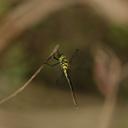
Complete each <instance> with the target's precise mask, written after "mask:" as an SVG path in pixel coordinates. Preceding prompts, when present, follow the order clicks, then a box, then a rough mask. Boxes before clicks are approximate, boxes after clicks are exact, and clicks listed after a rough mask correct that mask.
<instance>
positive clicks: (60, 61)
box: [46, 49, 78, 106]
mask: <svg viewBox="0 0 128 128" xmlns="http://www.w3.org/2000/svg"><path fill="white" fill-rule="evenodd" d="M77 52H78V49H77V50H76V51H75V52H74V54H73V55H72V57H71V58H70V60H68V58H67V57H66V56H65V55H64V54H63V53H61V52H60V51H59V49H57V50H56V52H55V53H54V54H53V56H52V58H53V59H54V60H56V61H57V62H56V63H55V64H49V63H46V64H47V65H49V66H52V67H54V66H57V65H60V67H61V70H62V71H63V74H64V76H65V78H66V80H67V83H68V85H69V88H70V92H71V96H72V99H73V103H74V105H75V106H78V103H77V100H76V99H77V98H76V94H75V90H74V87H73V84H72V81H71V77H70V62H71V61H72V59H73V58H74V56H75V54H76V53H77Z"/></svg>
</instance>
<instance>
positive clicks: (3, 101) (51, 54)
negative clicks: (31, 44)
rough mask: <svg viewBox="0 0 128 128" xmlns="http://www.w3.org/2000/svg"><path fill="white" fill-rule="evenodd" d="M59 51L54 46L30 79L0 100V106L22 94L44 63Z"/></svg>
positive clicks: (57, 46) (57, 47)
mask: <svg viewBox="0 0 128 128" xmlns="http://www.w3.org/2000/svg"><path fill="white" fill-rule="evenodd" d="M58 49H59V45H56V46H55V47H54V49H53V51H52V52H51V53H50V55H49V56H48V58H47V59H46V60H45V61H44V63H43V64H42V65H41V66H40V67H39V68H38V69H37V70H36V72H35V73H34V74H33V75H32V76H31V77H30V79H28V81H27V82H26V83H25V84H24V85H23V86H22V87H21V88H19V89H18V90H16V91H15V92H13V93H12V94H10V95H9V96H7V97H5V98H3V99H2V100H0V105H1V104H3V103H5V102H6V101H8V100H10V99H12V98H13V97H15V96H16V95H17V94H19V93H20V92H22V91H23V90H24V89H25V88H26V87H27V86H28V85H29V84H30V82H31V81H32V80H33V79H34V78H35V77H36V76H37V75H38V74H39V73H40V71H41V70H42V69H43V68H44V65H45V63H47V62H48V61H49V59H51V57H52V56H53V55H54V54H55V53H56V51H57V50H58Z"/></svg>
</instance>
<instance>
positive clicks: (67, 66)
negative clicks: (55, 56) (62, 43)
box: [59, 55, 69, 70]
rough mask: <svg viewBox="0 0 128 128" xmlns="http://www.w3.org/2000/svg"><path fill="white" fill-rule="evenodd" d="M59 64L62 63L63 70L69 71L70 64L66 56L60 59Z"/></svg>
mask: <svg viewBox="0 0 128 128" xmlns="http://www.w3.org/2000/svg"><path fill="white" fill-rule="evenodd" d="M59 62H60V65H61V67H62V68H63V70H68V68H69V62H68V59H67V58H66V56H64V55H61V56H60V57H59Z"/></svg>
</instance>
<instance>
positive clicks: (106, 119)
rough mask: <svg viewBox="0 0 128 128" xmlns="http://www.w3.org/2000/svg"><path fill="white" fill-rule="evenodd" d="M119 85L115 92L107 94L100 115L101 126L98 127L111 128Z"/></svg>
mask: <svg viewBox="0 0 128 128" xmlns="http://www.w3.org/2000/svg"><path fill="white" fill-rule="evenodd" d="M117 92H118V87H116V88H115V89H114V90H113V92H112V93H111V94H110V95H109V96H106V99H105V103H104V105H103V110H102V113H101V117H100V126H99V127H98V128H109V127H110V123H111V120H112V117H113V112H114V108H115V106H116V100H117Z"/></svg>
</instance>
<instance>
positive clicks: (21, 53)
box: [0, 5, 128, 93]
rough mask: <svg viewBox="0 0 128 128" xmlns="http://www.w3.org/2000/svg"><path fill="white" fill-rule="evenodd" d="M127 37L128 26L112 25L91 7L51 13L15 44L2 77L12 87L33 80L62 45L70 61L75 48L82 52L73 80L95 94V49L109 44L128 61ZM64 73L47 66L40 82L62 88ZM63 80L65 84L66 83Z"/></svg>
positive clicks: (2, 66) (5, 56) (8, 54)
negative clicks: (92, 50) (32, 76)
mask: <svg viewBox="0 0 128 128" xmlns="http://www.w3.org/2000/svg"><path fill="white" fill-rule="evenodd" d="M1 6H2V7H4V6H3V5H1ZM6 6H7V5H6ZM5 8H7V7H5ZM127 37H128V29H127V27H125V26H115V25H114V24H109V23H108V22H107V21H105V19H103V18H102V17H100V16H99V15H98V14H96V13H95V12H94V11H93V10H91V9H90V8H89V7H88V6H87V7H86V8H85V7H83V6H81V5H75V6H71V7H67V8H64V9H62V10H60V11H57V12H56V13H54V14H51V15H50V17H48V18H47V19H46V20H45V21H43V22H40V23H39V24H38V25H36V26H33V27H32V28H31V29H29V30H27V31H26V32H25V33H23V34H22V35H21V36H20V37H19V38H18V39H17V40H16V41H15V44H14V45H12V46H11V47H10V49H8V51H7V53H6V54H5V55H4V58H2V59H3V60H4V61H2V64H1V73H0V74H1V75H0V76H1V78H2V77H3V76H4V77H6V79H7V80H8V83H9V84H11V85H16V84H17V85H19V84H20V82H21V81H22V80H23V78H29V76H31V75H32V74H33V73H34V72H35V71H36V69H37V68H38V67H39V66H40V65H41V64H42V63H43V60H45V58H46V57H47V55H48V54H49V53H50V51H51V50H52V48H53V47H54V46H55V45H56V44H57V43H59V44H60V46H61V51H62V52H63V53H64V54H65V55H66V56H68V57H69V58H70V57H71V56H72V54H73V52H74V51H75V49H80V52H79V53H78V55H76V57H75V59H74V62H73V63H72V64H71V67H72V79H73V82H74V85H75V86H76V88H77V89H78V90H82V91H86V92H89V93H90V92H92V91H93V92H94V91H97V88H96V86H94V85H95V82H94V80H93V73H92V72H93V71H92V70H93V60H92V56H91V53H90V48H91V46H95V45H97V43H99V42H100V43H103V44H104V43H105V44H107V45H109V46H110V47H111V48H112V49H113V50H114V51H115V52H117V54H118V56H119V57H120V58H121V59H122V60H123V62H126V61H127V49H128V44H127V40H128V38H127ZM55 74H56V75H55ZM60 74H61V71H60V68H59V67H56V68H50V67H46V68H45V69H44V70H43V71H42V72H41V73H40V74H39V75H38V76H37V78H36V80H38V81H40V82H42V81H43V82H45V83H47V86H49V87H57V88H60V87H59V86H60V85H57V84H56V80H57V79H58V76H60ZM62 81H63V82H61V83H65V82H64V80H62ZM20 85H22V84H20ZM62 86H65V85H62ZM64 88H65V87H64Z"/></svg>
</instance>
